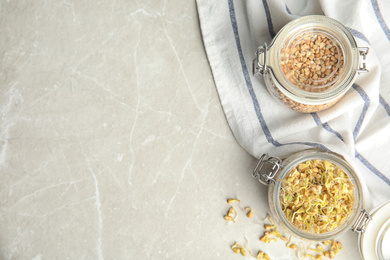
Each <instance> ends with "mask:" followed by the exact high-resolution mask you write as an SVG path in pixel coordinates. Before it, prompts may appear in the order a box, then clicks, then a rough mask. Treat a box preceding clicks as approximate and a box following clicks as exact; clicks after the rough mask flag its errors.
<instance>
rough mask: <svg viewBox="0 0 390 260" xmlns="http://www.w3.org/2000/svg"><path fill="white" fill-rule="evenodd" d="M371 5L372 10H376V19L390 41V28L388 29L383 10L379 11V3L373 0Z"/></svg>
mask: <svg viewBox="0 0 390 260" xmlns="http://www.w3.org/2000/svg"><path fill="white" fill-rule="evenodd" d="M371 5H372V8H374V13H375V16H376V19H377V20H378V22H379V24H380V26H381V27H382V30H383V32H384V33H385V34H386V37H387V39H389V41H390V30H389V27H387V25H386V22H385V20H384V19H383V16H382V13H381V10H380V9H379V5H378V1H377V0H371Z"/></svg>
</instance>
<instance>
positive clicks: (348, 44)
mask: <svg viewBox="0 0 390 260" xmlns="http://www.w3.org/2000/svg"><path fill="white" fill-rule="evenodd" d="M308 30H309V31H310V30H314V32H318V33H327V34H329V35H331V36H332V37H333V38H334V39H335V41H337V42H338V43H337V44H339V45H340V51H341V52H340V54H341V53H343V54H342V55H343V59H344V64H343V68H342V69H341V72H340V74H339V75H337V77H336V78H335V79H334V80H333V81H332V82H330V85H328V86H327V88H326V89H325V88H322V90H321V88H319V87H317V86H314V85H313V87H312V88H309V89H308V87H307V86H306V87H305V88H301V85H300V84H298V82H297V81H295V83H296V84H294V82H292V81H291V80H290V79H288V76H286V72H285V71H284V70H283V69H284V68H283V67H282V64H281V63H282V61H281V55H280V51H281V50H282V49H283V46H285V44H286V42H287V43H288V42H289V41H290V40H291V39H290V38H291V37H292V36H294V35H296V34H299V32H304V31H308ZM268 62H269V64H268V67H269V68H270V74H271V75H272V77H273V79H274V80H275V81H276V82H278V84H275V85H277V87H278V89H279V90H280V91H281V92H282V93H283V94H284V95H286V96H287V97H288V98H290V99H292V100H294V101H296V102H299V103H302V104H307V105H317V104H323V103H327V102H330V101H333V100H337V99H338V98H340V97H341V96H343V95H344V94H345V93H346V92H347V91H348V90H349V88H350V87H351V85H352V83H353V81H354V79H355V77H356V76H357V71H358V66H359V51H358V47H357V43H356V41H355V38H354V37H353V35H352V34H351V32H350V31H349V30H348V29H347V28H346V27H345V26H344V25H342V24H341V23H340V22H338V21H337V20H334V19H332V18H329V17H327V16H323V15H310V16H304V17H301V18H298V19H296V20H293V21H291V22H290V23H288V24H286V25H285V26H284V27H283V28H282V29H281V30H280V31H279V32H278V34H277V35H276V36H275V38H274V40H273V41H272V43H271V46H270V47H269V60H268ZM332 69H333V68H332ZM316 71H317V70H315V68H313V70H312V73H315V72H316ZM331 73H332V72H331ZM312 82H314V81H312ZM313 84H315V83H313ZM319 90H321V91H319Z"/></svg>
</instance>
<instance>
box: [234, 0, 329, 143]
mask: <svg viewBox="0 0 390 260" xmlns="http://www.w3.org/2000/svg"><path fill="white" fill-rule="evenodd" d="M228 5H229V13H230V22H231V24H232V28H233V33H234V38H235V40H236V45H237V51H238V56H239V58H240V63H241V69H242V73H243V75H244V79H245V83H246V86H247V89H248V91H249V94H250V97H251V99H252V103H253V106H254V109H255V112H256V116H257V119H258V120H259V123H260V126H261V129H262V130H263V132H264V134H265V136H266V139H267V141H268V142H269V143H271V144H272V145H274V146H276V147H280V146H284V145H293V144H298V145H306V146H310V147H316V148H321V149H324V150H326V151H329V149H328V148H327V147H325V146H324V145H322V144H318V143H312V142H291V143H286V144H281V143H279V142H278V141H276V140H275V139H274V138H273V137H272V134H271V132H270V130H269V128H268V126H267V123H266V121H265V120H264V117H263V115H262V113H261V108H260V105H259V101H258V100H257V97H256V94H255V92H254V90H253V86H252V82H251V79H250V76H249V71H248V68H247V66H246V64H245V59H244V55H243V53H242V48H241V42H240V36H239V33H238V26H237V20H236V14H235V10H234V3H233V0H228Z"/></svg>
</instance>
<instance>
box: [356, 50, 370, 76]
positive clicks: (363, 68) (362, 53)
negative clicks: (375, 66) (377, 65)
mask: <svg viewBox="0 0 390 260" xmlns="http://www.w3.org/2000/svg"><path fill="white" fill-rule="evenodd" d="M358 50H359V55H360V56H361V57H362V62H361V65H360V66H359V69H358V73H359V74H360V73H365V72H368V69H367V67H366V57H367V54H368V51H369V48H368V47H359V48H358Z"/></svg>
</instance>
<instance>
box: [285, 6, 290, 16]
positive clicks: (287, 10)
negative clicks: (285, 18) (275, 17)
mask: <svg viewBox="0 0 390 260" xmlns="http://www.w3.org/2000/svg"><path fill="white" fill-rule="evenodd" d="M285 6H286V12H287V13H288V14H291V11H290V9H288V6H287V5H285Z"/></svg>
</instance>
